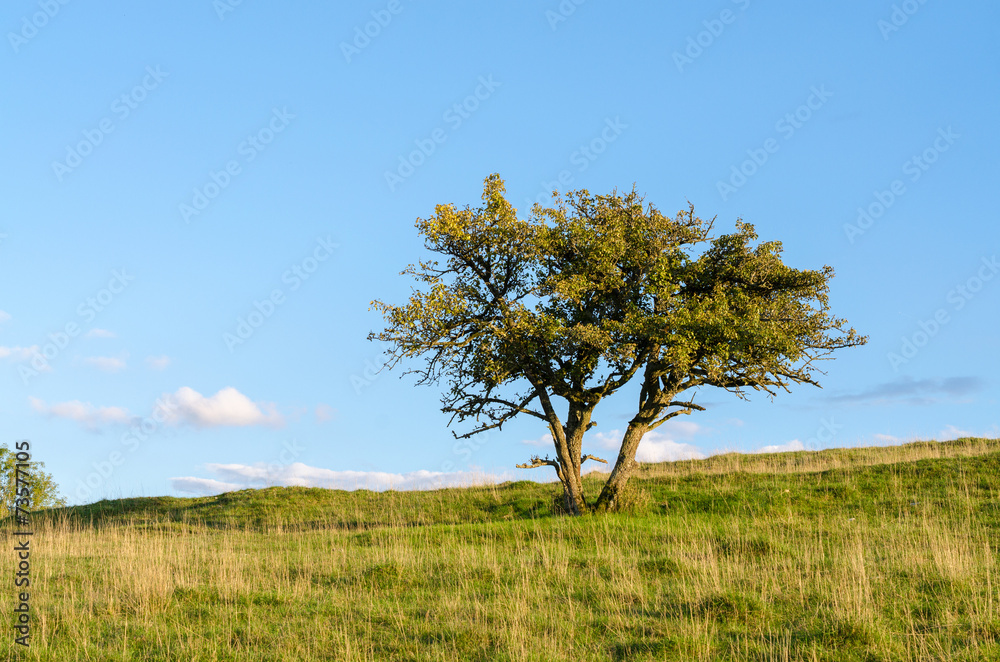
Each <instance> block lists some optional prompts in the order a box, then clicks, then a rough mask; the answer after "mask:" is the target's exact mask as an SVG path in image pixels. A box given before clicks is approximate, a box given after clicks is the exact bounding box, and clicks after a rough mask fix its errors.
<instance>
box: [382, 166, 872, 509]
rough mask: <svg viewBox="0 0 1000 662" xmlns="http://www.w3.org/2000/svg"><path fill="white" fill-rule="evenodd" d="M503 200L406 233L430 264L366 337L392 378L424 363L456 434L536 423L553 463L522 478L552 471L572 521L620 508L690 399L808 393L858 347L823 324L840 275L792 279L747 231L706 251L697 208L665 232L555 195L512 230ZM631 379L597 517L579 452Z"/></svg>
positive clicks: (638, 206) (636, 204)
mask: <svg viewBox="0 0 1000 662" xmlns="http://www.w3.org/2000/svg"><path fill="white" fill-rule="evenodd" d="M504 194H505V188H504V182H503V180H502V179H501V178H500V177H499V175H496V174H494V175H491V176H490V177H488V178H487V179H486V181H485V185H484V190H483V196H482V205H481V206H479V207H477V208H470V207H465V208H463V209H459V208H457V207H456V206H455V205H453V204H442V205H437V206H436V208H435V210H434V211H435V213H434V215H433V216H431V217H429V218H426V219H423V218H421V219H417V222H416V227H417V231H418V232H419V233H420V234H421V235H423V237H424V242H425V247H426V248H427V250H428V251H430V253H432V254H434V256H435V258H432V259H428V260H424V261H420V262H418V263H417V264H415V265H410V266H409V267H407V268H406V269H405V270H404V271H403V272H402V274H404V275H409V276H411V277H413V278H414V279H415V280H416V281H417V283H418V284H419V286H418V288H417V289H415V290H414V292H413V293H412V295H411V297H410V299H409V301H408V302H407V303H405V304H403V305H399V306H396V305H391V304H388V303H384V302H382V301H373V302H372V305H373V307H375V308H376V309H377V310H379V311H380V312H381V313H382V315H383V317H384V320H385V323H386V326H385V329H384V330H382V331H381V332H378V333H372V334H370V335H369V338H370V339H376V340H380V341H384V342H386V343H388V349H387V354H388V358H387V361H386V365H387V366H389V367H392V366H395V365H396V364H398V363H399V362H400V361H403V360H410V359H418V358H420V359H423V361H422V363H417V365H416V366H415V367H411V368H410V370H409V371H408V372H412V373H415V374H416V375H417V377H418V383H420V384H436V383H439V382H441V381H442V380H443V381H445V382H446V388H445V391H444V393H443V396H442V411H444V412H445V413H448V414H450V415H451V416H450V420H449V425H451V424H453V423H458V424H463V423H466V422H467V421H472V422H473V425H472V426H471V428H470V429H468V430H467V431H465V432H463V433H462V434H461V435H457V434H456V436H462V437H467V436H471V435H474V434H478V433H480V432H482V431H485V430H489V429H493V428H501V427H502V426H503V425H504V423H506V422H507V421H509V420H511V419H512V418H514V417H515V416H531V417H535V418H538V419H540V420H542V421H544V423H545V424H546V425H547V427H548V429H549V431H550V433H551V434H552V438H553V444H554V451H555V457H554V458H551V459H550V458H549V457H548V456H546V457H545V458H540V457H533V458H532V459H531V462H530V463H529V464H525V465H518V466H520V467H540V466H552V467H553V468H554V469H555V470H556V473H557V475H558V477H559V479H560V481H561V482H562V484H563V488H564V492H565V496H566V503H567V508H568V509H569V511H570V512H571V513H582V512H584V511H587V510H591V509H595V508H596V509H607V508H613V507H615V506H616V505H617V502H618V498H619V496H620V494H621V491H622V488H623V487H624V485H625V483H626V482H627V480H628V478H629V476H630V475H631V473H632V471H633V469H634V467H635V453H636V450H637V448H638V445H639V442H640V441H641V439H642V437H643V435H644V434H645V433H646V432H648V431H650V430H652V429H655V428H656V427H658V426H659V425H661V424H663V423H664V422H665V421H667V420H669V419H671V418H673V417H675V416H678V415H681V414H689V413H691V412H692V411H695V410H702V409H703V407H701V406H699V405H697V404H695V403H694V402H693V399H692V396H693V393H694V392H695V391H696V390H697V389H699V388H701V387H705V386H714V387H717V388H721V389H725V390H727V391H730V392H733V393H735V394H737V395H738V396H740V397H745V396H746V389H754V390H758V391H763V392H766V393H768V394H769V395H772V396H773V395H774V394H775V393H776V392H777V391H778V390H785V391H787V390H789V388H790V386H791V385H793V384H796V383H807V384H813V385H817V386H818V383H817V381H816V373H817V372H818V370H817V365H816V364H817V361H820V360H823V359H826V358H829V354H830V353H831V352H833V351H834V350H835V349H839V348H843V347H850V346H854V345H860V344H863V343H864V342H865V341H866V338H864V337H863V336H860V335H859V334H858V333H857V332H856V331H855V330H854V329H852V328H849V327H848V326H847V322H846V320H843V319H839V318H837V317H834V316H832V315H831V313H830V311H829V302H828V282H829V280H830V279H831V278H832V277H833V275H834V272H833V269H832V268H831V267H829V266H824V267H823V268H822V269H821V270H815V271H814V270H798V269H794V268H791V267H789V266H786V265H785V264H784V263H783V262H782V260H781V251H782V247H781V243H780V242H776V241H772V242H761V243H757V244H756V245H755V244H754V242H755V241H756V240H757V235H756V232H755V231H754V228H753V226H752V225H750V224H749V223H744V222H742V221H738V222H737V223H736V229H735V232H732V233H730V234H723V235H720V236H717V237H713V236H712V234H711V232H712V227H713V221H714V219H713V221H704V220H703V219H701V218H699V217H698V216H697V215H696V214H695V211H694V208H693V206H689V207H688V209H686V210H682V211H680V212H678V213H677V214H676V215H675V216H674V217H672V218H671V217H669V216H666V215H664V214H662V213H660V211H659V210H658V209H657V208H656V207H654V206H653V205H652V204H645V201H644V199H643V198H642V196H640V195H639V194H638V193H637V192H636V191H635V189H634V188H633V190H631V191H629V192H627V193H624V194H619V193H618V192H617V191H612V192H611V193H610V194H608V195H591V194H590V193H589V192H588V191H587V190H579V191H572V192H568V193H566V194H565V195H561V196H560V195H558V194H557V195H556V196H555V205H554V206H553V207H549V208H544V207H542V206H540V205H538V204H536V205H535V206H534V207H533V209H532V210H531V213H530V214H529V215H528V217H527V218H526V219H521V218H518V216H517V211H516V210H515V209H514V207H513V206H512V205H511V204H510V203H509V202H508V201H507V199H506V198H505V197H504ZM699 248H701V249H703V250H702V251H701V252H700V253H699V251H698V249H699ZM633 379H636V380H640V381H641V389H640V395H639V398H638V402H637V403H636V413H635V416H634V417H633V418H632V419H631V421H630V422H629V426H628V429H627V430H626V432H625V436H624V438H623V440H622V446H621V449H620V451H619V455H618V458H617V460H616V461H615V464H614V467H613V469H612V471H611V475H610V476H609V478H608V481H607V482H606V483H605V485H604V488H603V490H602V492H601V494H600V495H599V496H598V498H597V499H596V501H595V502H593V503H590V502H588V501H587V500H586V498H585V497H584V494H583V489H582V483H581V479H580V467H581V465H582V463H583V462H584V461H586V460H588V459H599V458H594V457H593V456H591V455H585V454H583V453H582V442H583V436H584V433H585V432H586V431H587V430H589V429H590V428H591V427H592V426H593V425H594V423H593V422H592V420H591V416H592V414H593V411H594V409H595V407H596V406H597V405H598V403H600V401H601V400H602V399H603V398H605V397H607V396H609V395H611V394H612V393H614V392H615V391H617V390H618V389H620V388H622V387H623V386H624V385H625V384H626V383H628V382H630V381H631V380H633ZM560 401H561V402H560ZM557 405H558V406H557ZM599 461H602V462H603V461H604V460H599Z"/></svg>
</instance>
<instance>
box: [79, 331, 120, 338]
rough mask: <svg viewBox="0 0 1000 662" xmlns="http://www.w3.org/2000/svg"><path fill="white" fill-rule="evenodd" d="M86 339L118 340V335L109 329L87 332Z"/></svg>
mask: <svg viewBox="0 0 1000 662" xmlns="http://www.w3.org/2000/svg"><path fill="white" fill-rule="evenodd" d="M84 337H85V338H117V337H118V335H117V334H116V333H115V332H114V331H108V330H107V329H91V330H90V331H87V335H86V336H84Z"/></svg>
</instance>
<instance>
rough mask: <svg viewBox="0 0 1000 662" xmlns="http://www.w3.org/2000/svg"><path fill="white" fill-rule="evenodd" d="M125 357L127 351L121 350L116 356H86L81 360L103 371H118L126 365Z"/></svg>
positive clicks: (126, 357)
mask: <svg viewBox="0 0 1000 662" xmlns="http://www.w3.org/2000/svg"><path fill="white" fill-rule="evenodd" d="M127 359H128V352H122V353H121V354H119V355H118V356H88V357H86V358H84V359H83V362H84V363H86V364H87V365H89V366H93V367H95V368H97V369H98V370H101V371H103V372H120V371H122V370H124V369H125V368H127V367H128V364H127V363H126V360H127Z"/></svg>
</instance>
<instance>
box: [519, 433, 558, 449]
mask: <svg viewBox="0 0 1000 662" xmlns="http://www.w3.org/2000/svg"><path fill="white" fill-rule="evenodd" d="M521 443H522V444H528V445H529V446H547V447H549V448H552V447H553V446H552V435H551V434H549V433H548V432H546V433H545V434H543V435H542V436H541V437H539V438H538V439H522V440H521Z"/></svg>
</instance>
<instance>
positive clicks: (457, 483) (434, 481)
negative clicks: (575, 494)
mask: <svg viewBox="0 0 1000 662" xmlns="http://www.w3.org/2000/svg"><path fill="white" fill-rule="evenodd" d="M205 467H206V468H207V469H208V470H209V471H210V472H211V473H213V474H215V475H216V476H218V477H219V478H221V479H222V480H214V479H209V478H194V477H183V478H171V479H170V481H171V484H172V485H173V487H174V489H176V490H178V491H181V492H189V493H193V494H203V495H208V494H219V493H221V492H226V491H231V490H238V489H245V488H257V487H267V486H285V487H287V486H292V485H296V486H302V487H325V488H328V489H338V490H355V489H364V490H375V491H383V490H430V489H438V488H442V487H467V486H470V485H482V484H487V483H496V482H502V481H505V480H513V474H510V473H508V472H504V473H503V474H500V475H487V474H484V473H482V472H479V471H450V472H443V471H426V470H420V471H411V472H409V473H404V474H398V473H388V472H383V471H349V470H348V471H335V470H332V469H322V468H320V467H311V466H309V465H306V464H303V463H301V462H295V463H292V464H286V465H275V464H265V463H262V462H258V463H256V464H253V465H247V464H207V465H205Z"/></svg>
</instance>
